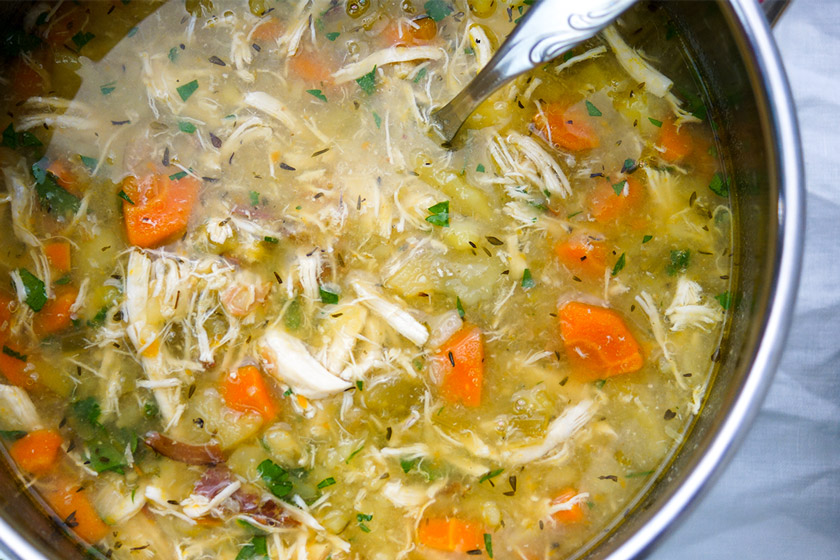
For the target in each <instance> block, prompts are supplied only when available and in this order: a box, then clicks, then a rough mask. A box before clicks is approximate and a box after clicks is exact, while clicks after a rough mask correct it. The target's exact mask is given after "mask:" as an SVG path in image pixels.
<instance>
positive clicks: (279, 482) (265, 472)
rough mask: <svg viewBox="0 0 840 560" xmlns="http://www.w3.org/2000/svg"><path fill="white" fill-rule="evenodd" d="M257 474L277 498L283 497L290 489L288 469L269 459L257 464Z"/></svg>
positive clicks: (290, 482)
mask: <svg viewBox="0 0 840 560" xmlns="http://www.w3.org/2000/svg"><path fill="white" fill-rule="evenodd" d="M257 474H258V475H259V477H260V478H261V479H262V480H263V482H265V484H266V486H268V489H269V491H270V492H271V493H272V494H274V495H275V496H277V497H278V498H285V497H286V496H288V495H289V492H291V491H292V481H291V480H289V471H287V470H286V469H284V468H283V467H281V466H280V465H278V464H277V463H275V462H274V461H272V460H271V459H266V460H265V461H263V462H262V463H260V464H259V465H257Z"/></svg>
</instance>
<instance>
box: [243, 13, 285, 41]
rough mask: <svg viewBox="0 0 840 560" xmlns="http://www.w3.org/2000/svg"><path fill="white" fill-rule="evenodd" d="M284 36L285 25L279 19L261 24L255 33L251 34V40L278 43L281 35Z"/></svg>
mask: <svg viewBox="0 0 840 560" xmlns="http://www.w3.org/2000/svg"><path fill="white" fill-rule="evenodd" d="M282 34H283V23H282V22H281V21H280V20H279V19H275V18H271V19H268V20H266V21H264V22H263V23H261V24H259V25H258V26H257V28H256V29H254V32H253V33H251V39H253V40H255V41H260V42H265V43H268V42H271V41H276V40H277V38H278V37H280V35H282Z"/></svg>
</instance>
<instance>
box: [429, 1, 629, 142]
mask: <svg viewBox="0 0 840 560" xmlns="http://www.w3.org/2000/svg"><path fill="white" fill-rule="evenodd" d="M635 2H636V0H536V1H535V2H534V4H533V5H532V6H531V7H530V9H529V10H528V12H527V13H526V14H525V16H524V17H523V18H522V21H520V22H519V24H518V25H517V26H516V27H515V28H514V30H513V32H512V33H511V34H510V35H508V38H507V39H506V40H505V42H504V43H502V46H501V47H499V50H498V51H496V54H494V55H493V58H491V59H490V62H488V63H487V65H486V66H485V67H484V68H482V69H481V72H479V73H478V75H477V76H476V77H475V78H473V80H472V81H471V82H470V83H469V84H467V87H465V88H464V89H463V90H461V92H460V93H459V94H458V95H456V96H455V97H454V98H453V99H452V100H451V101H450V102H449V103H447V104H446V105H444V106H443V107H441V108H440V109H438V110H437V111H435V112H434V113H432V128H433V129H434V130H435V131H436V132H437V133H438V134H439V135H440V137H441V138H442V139H443V141H444V145H446V144H449V143H450V142H451V141H452V140H453V139H454V138H455V135H456V134H457V133H458V130H459V129H460V128H461V125H463V124H464V121H466V120H467V118H468V117H469V116H470V115H471V114H472V112H473V111H475V109H476V108H477V107H478V106H479V105H480V104H481V102H482V101H484V100H485V99H487V98H488V97H489V96H490V94H491V93H493V92H494V91H496V90H497V89H499V88H500V87H502V86H503V85H505V84H506V83H508V82H509V81H511V80H512V79H514V78H515V77H516V76H518V75H520V74H522V73H524V72H527V71H528V70H531V69H532V68H535V67H536V66H539V65H540V64H545V63H546V62H548V61H550V60H552V59H554V58H557V57H558V56H559V55H561V54H563V52H565V51H567V50H569V49H570V48H572V47H574V46H576V45H578V44H580V43H582V42H583V41H585V40H587V39H589V38H591V37H593V36H595V34H596V33H598V32H599V31H601V30H602V29H604V28H605V27H607V26H608V25H609V24H611V23H612V22H613V21H615V19H616V18H617V17H618V16H620V15H621V14H622V13H623V12H624V11H625V10H626V9H627V8H629V7H630V6H632V5H633V4H634V3H635Z"/></svg>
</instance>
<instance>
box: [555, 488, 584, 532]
mask: <svg viewBox="0 0 840 560" xmlns="http://www.w3.org/2000/svg"><path fill="white" fill-rule="evenodd" d="M577 494H578V492H577V491H576V490H575V489H574V488H566V489H564V490H562V491H561V492H560V493H559V494H557V496H556V497H555V498H554V499H553V500H552V501H551V505H557V504H563V503H566V502H568V501H569V500H571V499H572V498H574V497H575V496H577ZM551 518H552V519H554V520H555V521H557V522H558V523H564V524H570V523H580V522H581V521H583V518H584V513H583V508H582V507H581V505H580V502H577V503H574V504H571V507H569V508H568V509H561V510H560V511H555V512H554V513H552V514H551Z"/></svg>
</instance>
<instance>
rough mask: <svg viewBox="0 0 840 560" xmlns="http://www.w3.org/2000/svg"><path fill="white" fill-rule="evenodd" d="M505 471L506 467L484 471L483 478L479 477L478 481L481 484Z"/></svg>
mask: <svg viewBox="0 0 840 560" xmlns="http://www.w3.org/2000/svg"><path fill="white" fill-rule="evenodd" d="M503 472H505V469H496V470H492V471H488V472H486V473H484V474H483V475H481V478H479V479H478V483H479V484H481V483H482V482H485V481H487V480H493V479H494V478H496V477H497V476H499V475H500V474H502V473H503Z"/></svg>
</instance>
